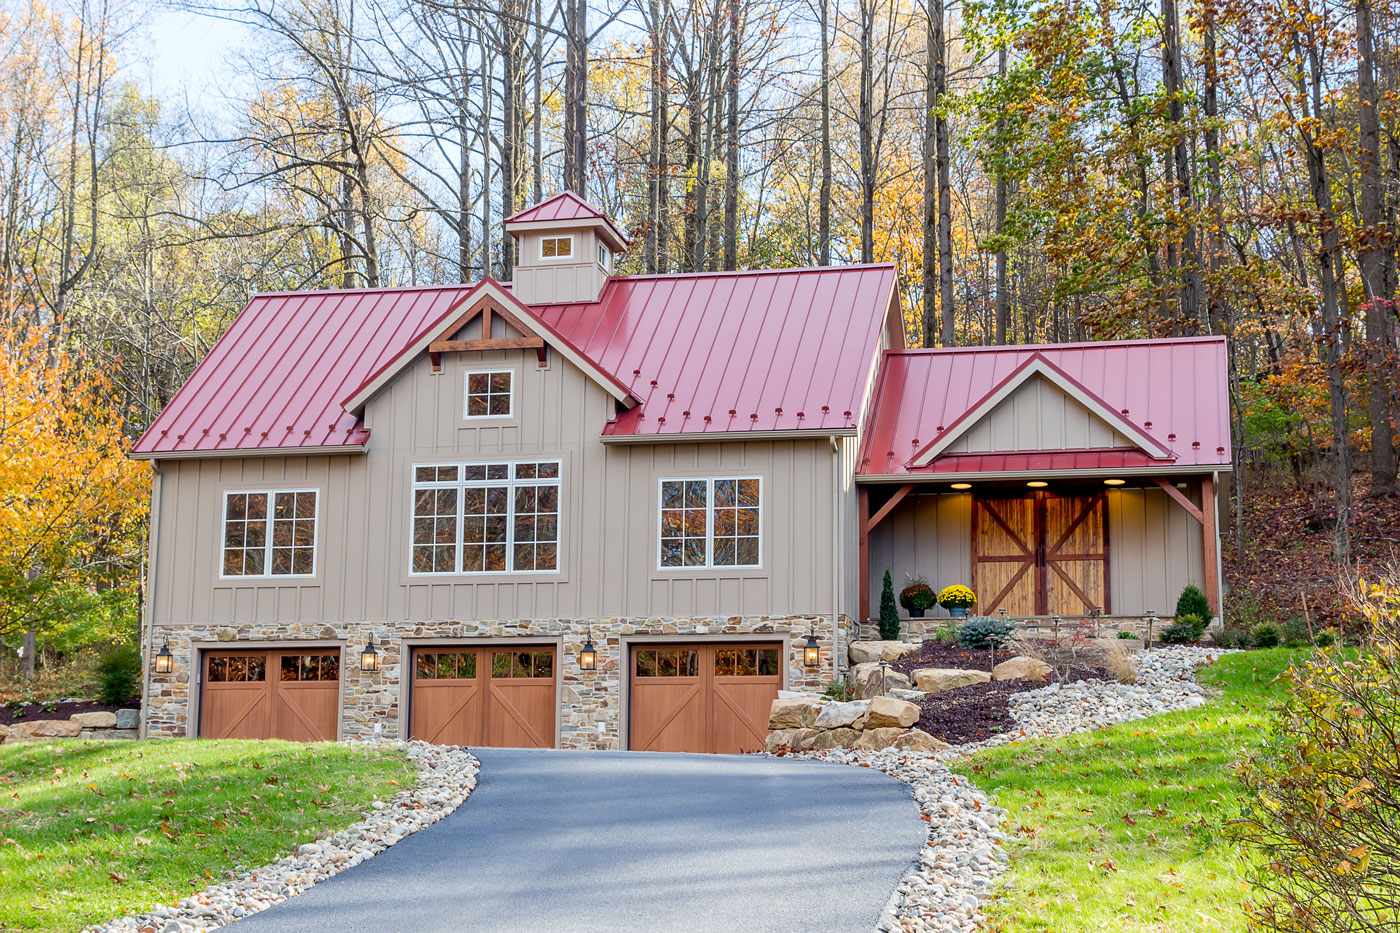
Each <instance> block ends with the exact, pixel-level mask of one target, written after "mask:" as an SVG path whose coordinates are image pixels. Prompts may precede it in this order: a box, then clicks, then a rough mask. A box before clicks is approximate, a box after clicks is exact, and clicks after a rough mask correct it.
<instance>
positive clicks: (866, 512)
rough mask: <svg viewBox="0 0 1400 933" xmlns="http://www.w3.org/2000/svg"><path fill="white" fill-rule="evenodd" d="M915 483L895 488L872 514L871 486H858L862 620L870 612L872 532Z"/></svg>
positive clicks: (911, 489) (911, 490) (909, 491)
mask: <svg viewBox="0 0 1400 933" xmlns="http://www.w3.org/2000/svg"><path fill="white" fill-rule="evenodd" d="M914 486H915V484H914V483H905V484H904V485H903V486H900V487H899V488H898V489H896V490H895V493H894V495H892V496H890V500H889V501H888V502H886V503H885V504H884V505H882V506H880V509H879V511H877V512H876V513H875V514H874V515H871V514H870V487H869V486H857V487H856V501H857V502H858V503H859V512H860V514H859V521H860V524H859V526H857V527H858V530H859V532H860V620H859V621H862V622H864V621H867V619H866V616H867V615H868V614H869V612H870V532H872V531H874V530H875V526H876V525H878V524H880V522H882V521H884V520H885V517H886V516H887V515H889V514H890V513H891V512H893V511H894V508H895V506H897V505H899V504H900V503H901V502H903V501H904V497H905V496H907V495H909V493H911V492H913V491H914Z"/></svg>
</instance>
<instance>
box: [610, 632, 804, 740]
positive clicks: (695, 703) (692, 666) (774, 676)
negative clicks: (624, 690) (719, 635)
mask: <svg viewBox="0 0 1400 933" xmlns="http://www.w3.org/2000/svg"><path fill="white" fill-rule="evenodd" d="M782 655H783V650H782V646H781V645H779V644H754V645H747V644H745V645H646V646H641V647H636V648H633V650H632V663H631V675H630V676H631V686H630V691H629V706H630V714H631V715H630V722H631V726H630V729H629V732H630V736H629V740H628V747H629V748H631V749H633V750H635V751H652V752H718V753H727V754H734V753H738V752H751V751H757V750H759V749H761V748H763V741H764V739H765V738H767V736H768V713H769V710H770V709H771V707H772V705H773V701H774V700H775V699H777V697H778V690H779V689H780V688H781V687H782V682H783V677H782V660H783V658H782Z"/></svg>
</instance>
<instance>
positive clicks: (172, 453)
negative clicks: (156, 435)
mask: <svg viewBox="0 0 1400 933" xmlns="http://www.w3.org/2000/svg"><path fill="white" fill-rule="evenodd" d="M365 433H366V435H368V433H369V432H367V431H366V432H365ZM368 451H369V438H368V436H366V438H365V442H364V443H363V444H332V445H329V446H325V447H224V448H219V449H216V450H144V451H140V452H137V451H132V452H131V453H129V454H127V456H128V457H130V458H131V459H132V460H220V459H225V458H228V457H321V456H329V455H333V454H362V453H367V452H368Z"/></svg>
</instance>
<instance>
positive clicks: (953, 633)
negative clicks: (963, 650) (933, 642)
mask: <svg viewBox="0 0 1400 933" xmlns="http://www.w3.org/2000/svg"><path fill="white" fill-rule="evenodd" d="M933 637H934V638H936V639H938V643H939V644H940V645H943V646H944V647H946V648H951V647H953V646H954V645H956V644H957V643H958V626H956V625H940V626H939V627H938V631H937V632H934V634H933Z"/></svg>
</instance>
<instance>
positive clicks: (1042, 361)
mask: <svg viewBox="0 0 1400 933" xmlns="http://www.w3.org/2000/svg"><path fill="white" fill-rule="evenodd" d="M1036 376H1040V377H1042V378H1044V379H1046V380H1048V381H1049V382H1051V383H1052V384H1054V385H1055V386H1056V387H1057V388H1058V389H1060V391H1062V392H1064V393H1065V394H1066V395H1068V396H1069V397H1070V398H1073V399H1074V400H1075V401H1077V402H1079V403H1080V404H1082V405H1083V406H1084V407H1085V408H1087V409H1089V410H1090V411H1091V412H1093V413H1094V414H1095V415H1097V416H1098V417H1099V418H1100V419H1102V420H1103V421H1104V422H1105V423H1107V424H1108V425H1109V426H1110V427H1113V428H1114V429H1116V430H1117V431H1119V432H1121V433H1122V434H1123V435H1124V436H1125V437H1127V438H1128V439H1129V440H1130V441H1132V442H1133V444H1135V445H1136V446H1137V447H1138V448H1139V449H1141V450H1142V451H1143V452H1144V453H1146V454H1147V455H1148V456H1150V457H1152V458H1153V459H1154V460H1163V461H1171V460H1174V459H1176V458H1175V455H1173V454H1172V452H1171V450H1169V449H1168V448H1167V447H1166V446H1165V445H1163V444H1162V443H1161V442H1160V441H1158V440H1157V439H1156V438H1155V437H1153V436H1152V435H1150V434H1148V433H1147V432H1146V431H1144V430H1143V429H1142V428H1140V427H1138V426H1137V425H1136V424H1134V423H1133V422H1132V421H1129V420H1128V419H1127V417H1125V416H1124V415H1123V414H1122V413H1121V412H1119V411H1117V410H1116V409H1114V408H1113V406H1111V405H1109V404H1108V403H1107V402H1105V401H1104V400H1103V399H1102V398H1100V397H1099V396H1098V395H1096V394H1094V393H1093V392H1091V391H1090V390H1089V389H1088V388H1087V387H1085V386H1084V384H1083V383H1081V382H1079V381H1078V380H1076V379H1075V378H1074V377H1072V376H1070V375H1069V374H1068V373H1066V372H1065V371H1064V370H1063V369H1060V367H1058V366H1056V365H1055V364H1054V363H1052V362H1050V360H1049V359H1048V358H1047V357H1046V356H1045V355H1044V354H1043V353H1039V352H1037V353H1033V354H1031V355H1030V356H1029V357H1028V358H1027V359H1026V361H1025V362H1024V363H1022V364H1021V365H1020V366H1017V367H1016V368H1015V369H1014V370H1012V371H1011V373H1010V374H1009V375H1008V376H1007V377H1006V378H1005V379H1003V380H1002V381H1001V382H999V383H997V384H996V385H995V386H994V387H993V388H992V389H991V391H989V392H988V393H987V394H986V395H984V396H982V398H981V399H980V400H978V402H977V403H976V404H975V405H973V406H971V407H970V408H968V409H967V411H965V412H963V413H962V414H961V415H959V416H958V417H957V418H955V419H954V420H953V423H952V424H950V425H948V426H947V427H945V428H944V429H943V431H942V432H941V433H940V434H939V435H938V436H937V437H935V438H934V439H933V440H931V441H929V442H928V443H927V444H925V445H924V446H923V447H922V448H921V449H920V450H919V452H918V453H916V454H914V456H913V457H911V458H910V459H909V461H908V462H907V463H906V464H905V466H906V467H907V468H909V469H911V470H912V469H918V468H920V467H926V466H928V465H929V464H930V463H932V462H933V461H934V460H935V459H937V458H938V456H939V455H940V454H942V453H943V452H944V451H946V450H947V449H948V448H949V447H950V446H952V444H953V442H954V441H956V440H957V439H958V438H960V437H962V436H963V435H964V434H966V433H967V432H968V431H969V430H971V429H972V427H973V426H974V425H976V424H977V423H978V422H979V421H981V420H982V419H983V418H985V417H986V416H987V415H988V414H990V413H991V412H992V410H993V409H995V408H996V407H997V406H998V405H1000V404H1001V403H1002V402H1004V401H1006V399H1008V398H1010V397H1011V395H1012V394H1013V393H1014V392H1015V391H1016V390H1017V389H1019V388H1020V387H1021V386H1023V385H1025V384H1026V383H1027V382H1028V381H1030V380H1031V379H1033V378H1035V377H1036Z"/></svg>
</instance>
